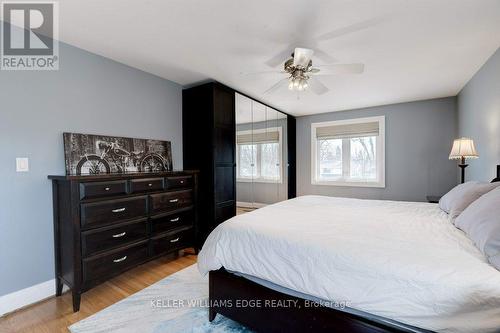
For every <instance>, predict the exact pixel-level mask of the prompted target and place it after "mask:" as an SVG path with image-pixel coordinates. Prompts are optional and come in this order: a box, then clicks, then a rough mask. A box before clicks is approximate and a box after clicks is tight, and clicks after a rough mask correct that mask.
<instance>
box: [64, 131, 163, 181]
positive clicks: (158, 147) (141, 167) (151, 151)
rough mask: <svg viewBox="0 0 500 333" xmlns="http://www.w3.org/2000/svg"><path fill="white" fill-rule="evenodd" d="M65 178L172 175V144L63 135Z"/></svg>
mask: <svg viewBox="0 0 500 333" xmlns="http://www.w3.org/2000/svg"><path fill="white" fill-rule="evenodd" d="M63 139H64V159H65V164H66V174H68V175H86V174H90V175H92V174H93V175H95V174H103V173H131V172H132V173H133V172H160V171H172V149H171V143H170V141H161V140H152V139H137V138H126V137H116V136H105V135H94V134H79V133H63Z"/></svg>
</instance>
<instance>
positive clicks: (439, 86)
mask: <svg viewBox="0 0 500 333" xmlns="http://www.w3.org/2000/svg"><path fill="white" fill-rule="evenodd" d="M59 4H60V39H61V40H62V41H64V42H67V43H69V44H72V45H75V46H78V47H80V48H83V49H86V50H88V51H91V52H94V53H97V54H100V55H103V56H105V57H108V58H111V59H114V60H117V61H119V62H122V63H125V64H128V65H130V66H133V67H136V68H139V69H142V70H144V71H146V72H150V73H153V74H156V75H158V76H161V77H163V78H166V79H169V80H172V81H174V82H177V83H179V84H182V85H191V84H193V83H196V82H199V81H203V80H207V79H215V80H217V81H220V82H222V83H224V84H226V85H229V86H231V87H233V88H235V89H237V90H240V91H242V92H244V93H246V94H248V95H251V96H253V97H255V98H257V99H260V100H262V101H263V102H266V103H268V104H270V105H272V106H274V107H276V108H278V109H280V110H283V111H287V112H290V113H292V114H294V115H305V114H312V113H320V112H329V111H338V110H345V109H352V108H359V107H366V106H374V105H383V104H391V103H397V102H405V101H413V100H421V99H428V98H436V97H444V96H453V95H456V94H457V93H458V92H459V91H460V89H461V88H462V87H463V86H464V84H465V83H466V82H467V81H468V80H469V79H470V78H471V77H472V75H473V74H474V73H475V72H476V71H477V70H478V69H479V68H480V67H481V65H482V64H484V62H485V61H486V60H487V59H488V57H489V56H491V55H492V54H493V53H494V51H495V50H496V49H497V48H498V47H499V46H500V0H413V1H409V0H406V1H405V0H356V1H351V0H344V1H340V0H324V1H319V0H318V1H316V0H282V1H270V0H267V1H264V0H258V1H257V0H252V1H241V0H240V1H238V0H210V1H207V0H190V1H187V0H168V1H165V0H143V1H137V0H64V1H60V2H59ZM329 32H332V34H331V36H334V38H333V39H330V40H326V41H318V36H321V35H324V34H326V33H329ZM296 46H301V47H309V48H313V49H318V48H319V49H321V50H323V51H324V52H326V53H327V54H328V55H330V56H331V57H332V58H335V59H336V60H337V62H338V63H354V62H362V63H364V64H365V65H366V70H365V73H364V74H362V75H339V76H334V77H322V78H321V80H322V82H323V83H324V84H325V85H327V86H328V87H329V88H330V89H331V91H330V92H329V93H327V94H325V95H322V96H316V95H313V94H312V93H311V92H309V91H306V92H304V93H301V95H300V99H297V94H296V93H292V92H290V91H288V90H287V89H286V87H285V88H284V89H282V90H280V91H278V92H277V93H275V94H273V95H264V94H263V92H264V91H265V90H266V89H267V88H269V87H270V86H271V85H273V84H274V83H275V82H277V81H278V80H279V79H280V78H281V77H282V76H280V75H279V74H276V75H275V74H266V75H257V76H255V75H242V74H241V73H242V72H254V71H266V70H270V69H271V68H270V67H269V66H267V65H266V64H265V62H266V61H267V60H269V59H270V58H272V57H273V56H274V55H275V54H277V53H280V52H283V51H287V50H289V52H290V53H291V51H292V49H293V48H294V47H296ZM285 60H286V59H283V61H285ZM313 62H314V63H315V64H318V65H319V64H324V61H321V60H319V59H318V58H315V57H313Z"/></svg>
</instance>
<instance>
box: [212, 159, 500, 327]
mask: <svg viewBox="0 0 500 333" xmlns="http://www.w3.org/2000/svg"><path fill="white" fill-rule="evenodd" d="M498 181H500V165H497V175H496V178H495V179H493V180H492V182H498ZM209 300H210V309H209V320H210V321H212V320H214V319H215V316H216V314H217V313H219V314H221V315H223V316H225V317H228V318H230V319H233V320H235V321H237V322H239V323H241V324H243V325H245V326H247V327H248V328H250V329H252V330H255V331H257V332H265V333H267V332H315V333H316V332H346V333H382V332H431V331H428V330H424V329H419V328H415V329H416V330H417V331H415V330H412V329H409V328H405V327H401V326H397V325H396V324H391V323H388V322H381V321H378V320H372V319H367V318H364V317H362V316H359V315H354V314H351V313H347V312H344V311H340V310H336V309H334V308H330V307H325V306H321V305H319V304H317V306H311V302H310V301H307V300H305V299H303V298H298V297H294V296H290V295H287V294H284V293H281V292H278V291H275V290H272V289H270V288H267V287H264V286H262V285H260V284H257V283H255V282H252V281H250V280H248V279H245V278H243V277H240V276H237V275H235V274H232V273H229V272H227V271H226V270H225V269H224V268H221V269H219V270H218V271H211V272H210V274H209ZM273 302H274V303H273ZM277 303H278V305H281V306H272V304H274V305H277ZM248 304H250V305H251V306H246V305H248Z"/></svg>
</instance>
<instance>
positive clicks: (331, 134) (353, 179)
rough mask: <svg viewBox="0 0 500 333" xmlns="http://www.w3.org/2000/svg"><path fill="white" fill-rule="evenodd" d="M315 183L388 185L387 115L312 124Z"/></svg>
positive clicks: (312, 176)
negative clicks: (386, 154)
mask: <svg viewBox="0 0 500 333" xmlns="http://www.w3.org/2000/svg"><path fill="white" fill-rule="evenodd" d="M311 142H312V143H311V162H312V163H311V167H312V169H311V183H312V184H317V185H337V186H367V187H385V156H384V149H385V117H384V116H381V117H370V118H360V119H350V120H339V121H330V122H323V123H313V124H311Z"/></svg>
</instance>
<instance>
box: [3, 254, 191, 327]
mask: <svg viewBox="0 0 500 333" xmlns="http://www.w3.org/2000/svg"><path fill="white" fill-rule="evenodd" d="M191 253H193V250H192V249H188V250H186V251H181V252H180V254H179V256H175V255H170V256H165V257H162V258H159V259H157V260H154V261H151V262H148V263H146V264H144V265H141V266H139V267H136V268H134V269H132V270H130V271H128V272H125V273H123V274H121V275H120V276H117V277H116V278H114V279H112V280H109V281H108V282H105V283H103V284H101V285H99V286H97V287H95V288H93V289H91V290H90V291H88V292H86V293H84V294H82V303H81V307H80V312H77V313H73V309H72V303H71V294H70V293H65V294H63V295H62V296H61V297H57V298H56V297H52V298H49V299H47V300H45V301H42V302H40V303H37V304H34V305H31V306H29V307H26V308H24V309H21V310H18V311H16V312H13V313H11V314H8V315H6V316H4V317H1V318H0V332H1V333H7V332H9V333H11V332H37V333H39V332H40V333H42V332H43V333H45V332H46V333H54V332H69V331H68V329H67V327H68V326H70V325H71V324H73V323H75V322H77V321H79V320H82V319H83V318H86V317H88V316H90V315H92V314H94V313H96V312H98V311H100V310H102V309H104V308H105V307H107V306H109V305H111V304H114V303H116V302H118V301H119V300H122V299H124V298H125V297H127V296H129V295H131V294H133V293H136V292H138V291H139V290H141V289H144V288H146V287H147V286H149V285H151V284H153V283H155V282H157V281H159V280H161V279H163V278H164V277H166V276H168V275H170V274H173V273H175V272H177V271H180V270H181V269H183V268H186V267H188V266H190V265H192V264H194V263H196V256H195V255H193V254H191Z"/></svg>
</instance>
